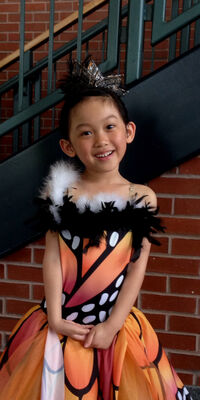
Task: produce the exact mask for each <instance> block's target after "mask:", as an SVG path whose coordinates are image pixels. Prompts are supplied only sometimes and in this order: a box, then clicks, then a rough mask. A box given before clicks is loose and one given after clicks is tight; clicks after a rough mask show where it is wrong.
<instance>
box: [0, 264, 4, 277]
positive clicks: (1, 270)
mask: <svg viewBox="0 0 200 400" xmlns="http://www.w3.org/2000/svg"><path fill="white" fill-rule="evenodd" d="M0 278H1V279H3V278H4V265H3V264H0Z"/></svg>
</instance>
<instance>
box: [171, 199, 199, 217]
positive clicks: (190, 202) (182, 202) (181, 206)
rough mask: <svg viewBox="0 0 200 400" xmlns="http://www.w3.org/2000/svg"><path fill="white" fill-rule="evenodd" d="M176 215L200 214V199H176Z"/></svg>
mask: <svg viewBox="0 0 200 400" xmlns="http://www.w3.org/2000/svg"><path fill="white" fill-rule="evenodd" d="M174 212H175V214H176V215H178V214H182V215H200V199H183V198H182V199H175V206H174Z"/></svg>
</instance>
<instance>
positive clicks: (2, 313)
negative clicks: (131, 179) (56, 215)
mask: <svg viewBox="0 0 200 400" xmlns="http://www.w3.org/2000/svg"><path fill="white" fill-rule="evenodd" d="M26 3H27V23H26V40H27V41H28V40H31V39H33V38H34V37H35V36H37V35H38V34H39V33H41V32H42V31H44V30H45V29H46V28H47V27H48V18H49V14H48V13H49V8H48V7H49V6H48V4H49V2H48V1H47V0H45V1H43V2H42V3H41V2H39V1H36V0H27V2H26ZM168 3H170V2H168ZM55 4H56V22H58V21H60V20H61V19H62V18H64V17H65V16H67V15H69V14H70V13H71V12H72V11H73V10H74V9H77V2H76V1H74V2H72V1H67V0H65V1H63V2H62V1H57V0H56V2H55ZM104 12H105V11H102V10H100V11H99V15H98V17H97V18H99V19H101V18H103V17H104V15H103V14H104ZM100 13H101V14H102V15H101V16H100ZM0 21H1V24H0V58H3V57H4V56H5V55H7V54H8V53H10V52H12V51H13V50H15V49H16V48H18V46H19V42H18V41H19V0H16V1H14V0H4V1H3V0H1V4H0ZM93 22H94V21H93ZM88 23H92V21H89V22H88ZM73 29H74V30H73ZM73 29H72V31H70V32H68V35H69V36H68V37H67V36H66V35H65V36H59V38H58V42H57V43H56V45H58V44H59V43H60V41H64V40H65V41H66V40H69V39H70V38H71V37H74V35H75V34H76V32H75V29H76V27H75V28H73ZM63 35H64V33H63ZM150 37H151V24H150V23H147V24H146V33H145V57H144V70H143V74H146V73H149V71H150V69H151V47H150ZM179 43H180V41H178V42H177V44H179ZM96 45H97V44H94V47H95V46H96ZM95 48H96V47H95ZM123 48H124V45H122V54H123ZM45 51H46V52H47V47H45V46H43V48H41V49H40V52H43V53H42V54H43V55H44V54H45ZM177 51H178V47H177ZM95 54H96V53H95ZM167 54H168V41H165V42H162V43H161V44H160V45H158V46H156V48H155V55H156V57H155V67H156V68H157V67H159V66H161V65H163V63H165V62H166V59H167ZM63 63H64V61H63ZM63 65H64V64H63ZM17 68H18V65H17V63H16V65H15V66H13V67H9V68H8V70H7V71H6V72H1V74H0V83H1V82H4V81H6V80H7V79H8V78H9V77H10V76H12V75H13V74H15V73H16V71H17ZM62 68H63V67H62V65H61V66H60V70H59V71H60V72H61V73H62ZM45 82H46V80H45V79H44V82H43V85H44V89H45V85H46V83H45ZM44 92H45V90H44ZM10 99H11V98H10V97H9V96H8V97H7V106H6V107H5V119H6V118H8V117H9V116H10V115H11V114H10V113H11V111H10V110H11V104H10V103H9V102H10V101H11V100H10ZM46 120H47V127H48V123H49V122H48V121H51V115H50V114H48V113H47V114H46ZM44 131H45V125H44ZM11 144H12V138H11V137H10V136H9V135H6V136H5V137H4V138H3V141H1V142H0V151H1V157H2V158H5V157H7V156H8V155H9V154H10V151H11V150H10V149H11ZM199 180H200V158H199V157H195V158H193V159H192V160H190V161H188V162H186V163H184V164H182V165H180V166H179V167H177V168H174V169H173V170H171V171H169V172H166V173H165V174H163V175H162V176H161V177H159V178H156V179H154V180H152V181H151V182H150V186H151V187H152V189H154V190H155V192H156V193H157V196H158V203H159V205H160V215H161V216H162V217H163V220H164V224H165V225H166V226H167V233H166V234H163V235H159V236H160V240H161V242H162V246H161V247H159V248H158V247H157V246H152V251H151V255H150V258H149V262H148V268H147V273H146V277H145V280H144V284H143V287H142V290H141V293H140V295H139V298H138V305H139V307H140V308H141V309H142V310H143V311H144V312H145V314H146V316H147V318H148V319H149V320H150V322H151V323H152V324H153V326H154V327H155V329H156V330H157V332H158V334H159V337H160V339H161V341H162V343H163V345H164V346H165V348H166V350H167V352H168V355H169V357H170V359H171V360H172V362H173V365H174V366H175V368H176V370H177V371H178V372H179V374H180V376H181V378H182V379H183V380H184V382H185V383H187V384H200V382H199V381H198V379H199V370H200V319H199V314H200V279H199V278H200V242H199V234H200V184H199ZM43 252H44V239H41V240H40V241H37V242H34V243H31V244H30V245H29V246H27V247H25V248H23V249H21V250H19V251H17V252H15V253H13V254H11V255H9V256H7V257H6V258H4V259H1V260H0V349H1V350H2V349H3V347H4V345H5V343H6V340H7V337H8V335H9V333H10V331H11V330H12V328H13V326H14V325H15V323H16V322H17V320H18V319H19V318H20V316H21V315H23V313H25V312H26V311H27V310H28V309H29V308H30V307H31V306H32V305H34V304H37V303H38V302H40V300H41V299H42V297H43V284H42V267H41V264H42V257H43Z"/></svg>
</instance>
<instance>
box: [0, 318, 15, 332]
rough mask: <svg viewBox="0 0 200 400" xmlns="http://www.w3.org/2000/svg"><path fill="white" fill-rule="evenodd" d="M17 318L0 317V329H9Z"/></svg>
mask: <svg viewBox="0 0 200 400" xmlns="http://www.w3.org/2000/svg"><path fill="white" fill-rule="evenodd" d="M17 321H18V319H17V318H8V317H0V329H1V330H2V331H9V332H10V331H11V330H12V329H13V328H14V326H15V325H16V323H17Z"/></svg>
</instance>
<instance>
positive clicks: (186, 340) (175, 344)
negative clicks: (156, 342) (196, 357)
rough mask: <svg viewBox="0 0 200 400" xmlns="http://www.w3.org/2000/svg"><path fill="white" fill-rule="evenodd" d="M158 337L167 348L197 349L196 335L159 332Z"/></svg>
mask: <svg viewBox="0 0 200 400" xmlns="http://www.w3.org/2000/svg"><path fill="white" fill-rule="evenodd" d="M158 337H159V339H160V341H161V343H162V345H163V347H164V348H166V349H180V350H191V351H195V347H196V336H191V335H190V336H187V335H178V334H175V333H164V332H159V333H158Z"/></svg>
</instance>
